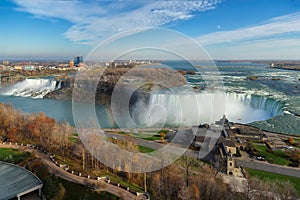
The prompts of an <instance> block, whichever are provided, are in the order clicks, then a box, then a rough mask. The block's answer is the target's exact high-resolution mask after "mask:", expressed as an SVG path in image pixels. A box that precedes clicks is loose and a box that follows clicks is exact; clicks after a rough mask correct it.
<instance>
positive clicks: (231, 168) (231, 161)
mask: <svg viewBox="0 0 300 200" xmlns="http://www.w3.org/2000/svg"><path fill="white" fill-rule="evenodd" d="M233 173H234V158H233V156H232V154H230V155H228V156H227V174H228V175H233Z"/></svg>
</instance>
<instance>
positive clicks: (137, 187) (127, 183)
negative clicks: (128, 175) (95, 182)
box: [108, 174, 143, 192]
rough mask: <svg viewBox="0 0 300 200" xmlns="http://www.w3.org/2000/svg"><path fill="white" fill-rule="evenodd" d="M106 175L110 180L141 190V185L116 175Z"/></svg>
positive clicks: (137, 190) (134, 189)
mask: <svg viewBox="0 0 300 200" xmlns="http://www.w3.org/2000/svg"><path fill="white" fill-rule="evenodd" d="M108 177H109V178H110V180H111V182H114V183H119V184H120V185H122V186H125V187H129V188H130V189H131V190H133V191H136V192H143V187H141V186H139V185H135V184H131V183H129V182H128V181H127V180H125V179H123V178H121V177H118V176H116V175H113V174H110V175H108Z"/></svg>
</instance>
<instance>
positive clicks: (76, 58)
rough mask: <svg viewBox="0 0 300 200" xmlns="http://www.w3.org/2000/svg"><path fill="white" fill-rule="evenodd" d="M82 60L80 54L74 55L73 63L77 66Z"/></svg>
mask: <svg viewBox="0 0 300 200" xmlns="http://www.w3.org/2000/svg"><path fill="white" fill-rule="evenodd" d="M82 62H83V58H82V56H75V57H74V65H75V66H78V65H79V63H82Z"/></svg>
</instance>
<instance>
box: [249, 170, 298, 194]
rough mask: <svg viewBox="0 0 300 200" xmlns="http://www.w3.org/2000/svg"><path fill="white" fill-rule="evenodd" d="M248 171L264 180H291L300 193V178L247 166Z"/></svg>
mask: <svg viewBox="0 0 300 200" xmlns="http://www.w3.org/2000/svg"><path fill="white" fill-rule="evenodd" d="M246 171H247V172H248V173H249V175H250V176H257V177H258V178H259V179H262V180H266V179H269V180H278V181H290V182H291V183H292V184H293V185H294V187H295V189H296V190H297V191H298V194H300V178H296V177H292V176H285V175H282V174H274V173H271V172H265V171H260V170H256V169H249V168H246Z"/></svg>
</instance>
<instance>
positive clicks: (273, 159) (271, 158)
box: [254, 144, 289, 165]
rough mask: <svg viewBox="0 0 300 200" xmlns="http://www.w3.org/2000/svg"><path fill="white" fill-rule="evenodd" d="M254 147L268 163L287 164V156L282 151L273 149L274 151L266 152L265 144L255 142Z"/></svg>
mask: <svg viewBox="0 0 300 200" xmlns="http://www.w3.org/2000/svg"><path fill="white" fill-rule="evenodd" d="M254 147H255V149H257V150H258V151H259V152H260V153H259V154H260V155H262V156H264V157H265V158H266V160H267V161H268V162H269V163H273V164H277V165H288V164H289V160H288V159H287V156H286V155H285V153H284V152H282V151H279V150H277V151H274V152H267V147H266V145H261V144H255V145H254Z"/></svg>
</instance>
